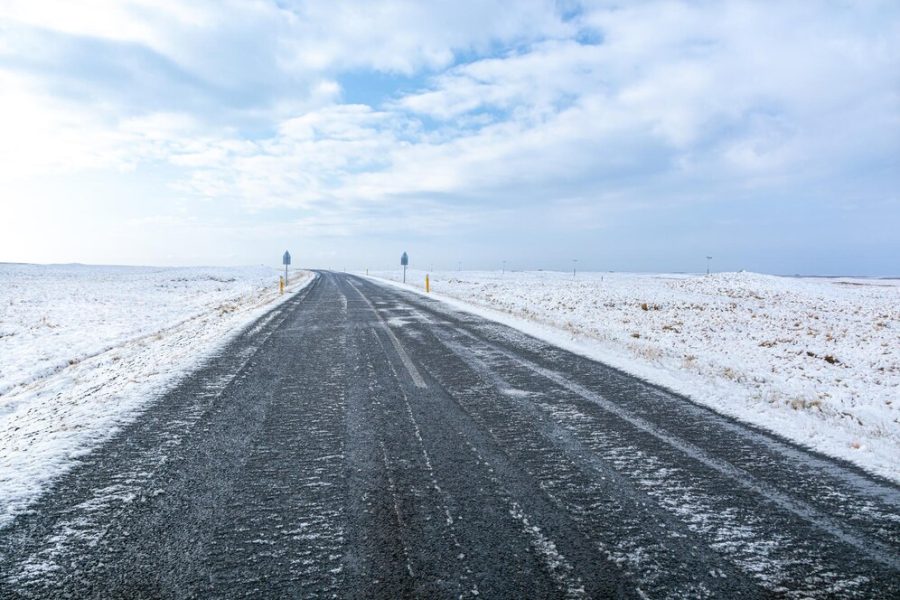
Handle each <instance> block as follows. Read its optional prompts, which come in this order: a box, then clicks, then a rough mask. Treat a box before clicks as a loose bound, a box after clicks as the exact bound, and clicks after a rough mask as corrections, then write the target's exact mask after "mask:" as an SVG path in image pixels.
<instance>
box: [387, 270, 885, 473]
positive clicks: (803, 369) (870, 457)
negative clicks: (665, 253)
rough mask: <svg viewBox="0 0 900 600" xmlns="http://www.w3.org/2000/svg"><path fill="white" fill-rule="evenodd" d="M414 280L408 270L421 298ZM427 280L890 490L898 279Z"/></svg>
mask: <svg viewBox="0 0 900 600" xmlns="http://www.w3.org/2000/svg"><path fill="white" fill-rule="evenodd" d="M371 274H372V275H373V276H378V277H380V278H387V279H391V280H395V281H396V280H398V279H400V277H401V273H400V272H399V271H392V272H372V273H371ZM424 279H425V273H424V272H421V271H412V270H411V271H409V273H408V282H409V285H410V286H414V287H416V288H418V289H420V290H421V288H423V287H424ZM431 283H432V296H433V297H436V298H440V299H443V300H445V301H449V302H451V303H452V304H453V306H456V307H458V308H464V309H466V310H469V311H474V312H475V314H479V315H481V316H484V317H487V318H490V319H494V320H497V321H499V322H501V323H505V324H507V325H510V326H513V327H516V328H518V329H521V330H523V331H525V332H527V333H529V334H531V335H535V336H537V337H540V338H541V339H544V340H546V341H549V342H551V343H554V344H556V345H560V346H562V347H564V348H566V349H568V350H572V351H574V352H577V353H579V354H582V355H584V356H588V357H590V358H593V359H595V360H600V361H602V362H605V363H607V364H610V365H612V366H615V367H617V368H620V369H622V370H624V371H627V372H629V373H631V374H634V375H637V376H639V377H641V378H644V379H646V380H648V381H651V382H653V383H657V384H659V385H662V386H665V387H666V388H668V389H671V390H674V391H676V392H679V393H681V394H684V395H686V396H688V397H690V398H691V399H693V400H695V401H696V402H700V403H702V404H705V405H707V406H709V407H711V408H713V409H715V410H717V411H719V412H722V413H724V414H727V415H730V416H734V417H736V418H739V419H741V420H743V421H746V422H749V423H752V424H754V425H758V426H760V427H764V428H766V429H768V430H770V431H773V432H775V433H778V434H779V435H782V436H785V437H787V438H790V439H792V440H794V441H796V442H797V443H799V444H803V445H804V446H807V447H809V448H812V449H815V450H818V451H820V452H825V453H827V454H830V455H831V456H835V457H838V458H842V459H845V460H849V461H851V462H854V463H856V464H858V465H860V466H862V467H864V468H866V469H868V470H870V471H872V472H873V473H876V474H879V475H881V476H884V477H888V478H890V479H892V480H894V481H896V482H900V280H897V279H890V280H889V279H880V280H878V279H850V278H794V277H776V276H771V275H760V274H756V273H717V274H713V275H710V276H704V275H677V274H636V273H578V275H577V277H573V276H572V273H571V272H569V273H559V272H507V273H499V272H466V271H463V272H438V273H432V274H431Z"/></svg>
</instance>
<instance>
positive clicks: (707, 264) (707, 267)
mask: <svg viewBox="0 0 900 600" xmlns="http://www.w3.org/2000/svg"><path fill="white" fill-rule="evenodd" d="M711 260H712V256H707V257H706V274H707V275H709V261H711Z"/></svg>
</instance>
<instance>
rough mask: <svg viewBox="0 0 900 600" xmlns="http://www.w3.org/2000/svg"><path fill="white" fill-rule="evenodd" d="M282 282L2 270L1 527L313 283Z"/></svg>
mask: <svg viewBox="0 0 900 600" xmlns="http://www.w3.org/2000/svg"><path fill="white" fill-rule="evenodd" d="M278 274H279V271H278V270H276V269H272V268H268V267H243V268H216V267H203V268H152V267H103V266H84V265H46V266H45V265H16V264H0V527H2V526H3V525H4V524H6V523H8V522H9V520H10V519H11V518H12V516H13V515H14V514H15V513H16V512H18V511H21V510H22V509H23V508H24V507H25V506H27V504H28V502H30V501H31V500H33V499H34V498H35V497H36V496H37V495H38V494H40V492H41V491H42V490H43V489H44V488H45V487H46V486H47V485H48V483H49V482H51V481H52V480H53V479H54V478H56V477H58V476H60V475H61V474H62V473H64V472H65V471H66V470H67V469H69V468H70V467H71V466H72V465H73V464H74V463H75V462H76V461H77V460H78V457H79V456H81V455H83V454H85V453H86V452H88V451H90V450H91V449H92V448H94V447H96V446H97V445H98V444H100V443H101V442H103V441H104V440H106V439H108V438H109V437H110V436H111V435H112V434H113V433H114V432H115V431H116V430H117V429H118V428H119V427H121V426H122V425H123V424H124V423H127V422H128V421H129V420H130V419H132V418H134V416H135V414H136V413H137V412H138V411H140V410H142V409H143V408H144V407H146V406H147V404H148V403H149V402H151V401H152V399H153V398H155V397H158V396H159V395H160V394H161V393H163V392H164V391H165V390H166V389H168V388H169V387H171V386H172V385H173V384H174V383H175V382H176V381H178V379H179V378H181V377H183V376H185V375H186V374H187V373H190V372H191V371H193V370H194V369H196V368H197V366H198V365H199V364H200V363H201V362H202V361H203V360H204V359H205V358H207V357H209V356H211V355H214V354H215V353H216V351H218V350H221V348H222V347H223V346H224V344H225V342H227V341H228V340H229V339H230V338H231V337H232V336H233V335H234V334H235V333H237V332H238V331H239V330H240V329H241V328H243V327H245V326H247V325H248V324H249V323H252V322H253V321H255V320H256V319H257V318H258V317H259V316H260V315H261V314H263V313H264V312H266V311H268V310H269V309H271V308H272V307H273V306H274V305H275V304H277V303H278V302H281V301H283V300H285V299H287V297H288V295H289V294H290V293H293V292H295V291H296V290H298V289H300V288H302V287H303V286H304V285H305V284H307V283H308V282H309V280H310V278H311V276H312V275H311V274H310V273H308V272H298V273H296V275H295V276H294V277H293V281H292V285H291V286H290V288H289V294H288V295H285V296H280V295H279V294H278Z"/></svg>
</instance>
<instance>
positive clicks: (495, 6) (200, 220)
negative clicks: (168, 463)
mask: <svg viewBox="0 0 900 600" xmlns="http://www.w3.org/2000/svg"><path fill="white" fill-rule="evenodd" d="M285 248H289V249H291V251H292V253H293V254H294V256H295V262H296V263H298V264H302V265H309V266H321V267H333V268H338V269H339V268H347V269H361V268H366V267H370V268H373V269H374V268H385V267H393V266H394V265H395V264H396V263H398V262H399V256H400V253H401V251H402V250H407V251H408V252H409V254H410V257H411V262H412V264H413V266H418V267H420V268H426V267H428V268H431V267H433V268H435V269H439V268H453V269H455V268H457V266H458V265H459V264H460V263H462V266H463V268H476V267H477V268H499V266H500V263H501V261H502V260H506V261H507V264H508V265H509V266H511V267H512V268H559V269H567V268H570V267H571V264H572V263H571V261H572V259H573V258H577V259H578V260H579V263H578V264H579V268H583V269H595V270H644V271H699V270H702V269H704V268H705V263H706V260H705V258H704V257H705V256H707V255H712V256H713V261H712V264H713V268H714V269H717V270H738V269H748V270H755V271H762V272H770V273H782V274H793V273H804V274H868V275H900V3H898V2H897V1H896V0H889V1H885V2H877V1H873V2H867V1H859V2H849V1H848V2H814V1H812V0H805V1H800V2H746V3H745V2H720V1H714V2H585V3H581V2H575V1H573V2H568V1H557V2H552V1H547V2H541V1H534V2H529V1H525V0H515V1H513V0H509V1H504V2H492V1H489V0H452V1H446V2H438V1H434V2H426V1H424V0H423V1H419V2H413V1H409V2H403V1H397V0H386V1H380V0H365V1H361V2H340V1H335V0H321V1H320V0H313V1H296V2H294V1H291V0H270V1H262V0H259V1H240V2H238V1H226V0H210V1H205V0H183V1H174V0H79V1H78V2H73V1H72V0H59V1H52V0H3V1H2V2H0V261H19V262H88V263H112V264H152V265H201V264H239V265H243V264H257V263H272V264H275V265H277V264H278V263H279V260H280V256H281V253H282V252H283V251H284V249H285Z"/></svg>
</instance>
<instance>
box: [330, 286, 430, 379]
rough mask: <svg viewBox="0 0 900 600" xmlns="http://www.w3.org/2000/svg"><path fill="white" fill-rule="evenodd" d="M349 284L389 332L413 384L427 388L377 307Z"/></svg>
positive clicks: (389, 336)
mask: <svg viewBox="0 0 900 600" xmlns="http://www.w3.org/2000/svg"><path fill="white" fill-rule="evenodd" d="M347 283H348V284H349V285H350V287H352V288H353V289H354V290H356V293H357V294H359V295H360V296H361V297H362V299H363V300H364V301H365V303H366V304H367V305H368V306H369V308H371V309H372V312H373V313H375V317H376V318H377V319H378V322H379V324H380V325H381V327H382V328H383V329H384V331H385V332H387V335H388V338H390V340H391V344H393V346H394V350H396V351H397V355H399V356H400V361H401V362H402V363H403V366H404V367H406V370H407V372H408V373H409V376H410V377H412V380H413V383H415V384H416V387H419V388H427V387H428V384H426V383H425V379H424V378H423V377H422V374H421V373H419V370H418V369H417V368H416V365H414V364H413V362H412V360H410V358H409V355H408V354H407V353H406V350H404V349H403V345H402V344H401V343H400V340H398V339H397V336H396V335H394V332H393V331H391V328H390V326H389V325H388V324H387V322H386V321H385V320H384V319H383V318H382V317H381V315H380V314H378V310H377V309H376V308H375V305H374V304H372V302H371V301H369V299H368V298H366V296H365V295H364V294H363V293H362V292H361V291H360V290H359V288H358V287H356V286H355V285H353V282H352V281H350V280H349V279H348V280H347Z"/></svg>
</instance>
